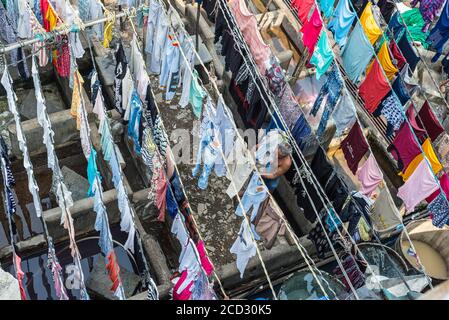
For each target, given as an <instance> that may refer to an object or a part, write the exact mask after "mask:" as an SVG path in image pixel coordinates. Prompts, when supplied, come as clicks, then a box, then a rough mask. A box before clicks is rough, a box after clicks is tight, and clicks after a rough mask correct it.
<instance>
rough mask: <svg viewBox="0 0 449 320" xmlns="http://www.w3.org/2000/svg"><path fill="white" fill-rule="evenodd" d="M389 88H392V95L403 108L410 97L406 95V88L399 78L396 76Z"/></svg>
mask: <svg viewBox="0 0 449 320" xmlns="http://www.w3.org/2000/svg"><path fill="white" fill-rule="evenodd" d="M391 86H392V88H393V91H394V93H395V94H396V96H397V97H398V99H399V100H400V101H401V104H402V105H403V106H404V105H405V104H406V103H407V101H408V100H410V95H409V93H408V90H407V88H406V87H405V83H404V80H403V79H402V78H401V76H398V77H396V79H395V80H394V81H393V84H392V85H391Z"/></svg>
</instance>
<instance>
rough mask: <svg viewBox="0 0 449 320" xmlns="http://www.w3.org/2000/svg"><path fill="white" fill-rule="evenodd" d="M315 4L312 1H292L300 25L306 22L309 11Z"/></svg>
mask: <svg viewBox="0 0 449 320" xmlns="http://www.w3.org/2000/svg"><path fill="white" fill-rule="evenodd" d="M314 3H315V1H314V0H292V7H293V8H294V9H296V11H297V13H298V18H299V20H300V21H301V23H302V24H304V23H305V22H306V21H307V18H308V17H309V13H310V9H311V8H312V5H313V4H314Z"/></svg>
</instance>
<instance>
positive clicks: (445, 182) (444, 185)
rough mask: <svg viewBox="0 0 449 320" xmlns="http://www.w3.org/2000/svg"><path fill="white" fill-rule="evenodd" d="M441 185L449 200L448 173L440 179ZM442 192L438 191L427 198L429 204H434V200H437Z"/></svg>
mask: <svg viewBox="0 0 449 320" xmlns="http://www.w3.org/2000/svg"><path fill="white" fill-rule="evenodd" d="M440 185H441V188H442V189H443V191H444V193H445V194H446V198H448V199H449V178H448V176H447V173H444V174H443V175H442V176H441V178H440ZM440 192H441V190H440V189H438V190H437V191H435V192H434V193H432V194H431V195H430V196H428V197H427V198H426V201H427V203H430V202H432V200H433V199H435V198H436V197H437V196H438V195H439V194H440Z"/></svg>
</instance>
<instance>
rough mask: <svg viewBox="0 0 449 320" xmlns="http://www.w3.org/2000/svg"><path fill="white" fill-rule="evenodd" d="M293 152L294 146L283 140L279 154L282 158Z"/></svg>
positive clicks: (279, 147)
mask: <svg viewBox="0 0 449 320" xmlns="http://www.w3.org/2000/svg"><path fill="white" fill-rule="evenodd" d="M291 154H292V146H291V145H290V143H288V142H286V141H283V142H281V143H280V144H279V146H278V155H279V157H280V158H285V157H287V156H289V155H291Z"/></svg>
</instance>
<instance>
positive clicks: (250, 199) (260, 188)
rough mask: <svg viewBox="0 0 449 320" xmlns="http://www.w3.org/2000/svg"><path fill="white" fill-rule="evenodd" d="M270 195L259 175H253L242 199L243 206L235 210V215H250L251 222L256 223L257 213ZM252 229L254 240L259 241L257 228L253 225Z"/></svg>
mask: <svg viewBox="0 0 449 320" xmlns="http://www.w3.org/2000/svg"><path fill="white" fill-rule="evenodd" d="M267 196H268V193H267V189H266V187H265V186H264V185H263V184H262V181H261V180H260V177H259V176H258V175H257V174H255V173H254V174H253V176H252V177H251V180H250V182H249V184H248V187H247V188H246V190H245V193H244V194H243V197H242V198H241V204H239V205H238V206H237V208H236V210H235V214H236V215H237V216H239V217H243V215H247V214H249V213H250V210H251V208H252V211H251V213H250V218H249V220H250V221H251V222H253V221H254V219H255V218H256V215H257V211H258V210H259V207H260V205H261V204H262V203H263V201H264V200H265V199H266V198H267ZM251 229H252V231H253V234H254V238H255V239H256V240H259V236H258V235H257V233H256V232H255V226H254V224H252V223H251Z"/></svg>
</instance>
